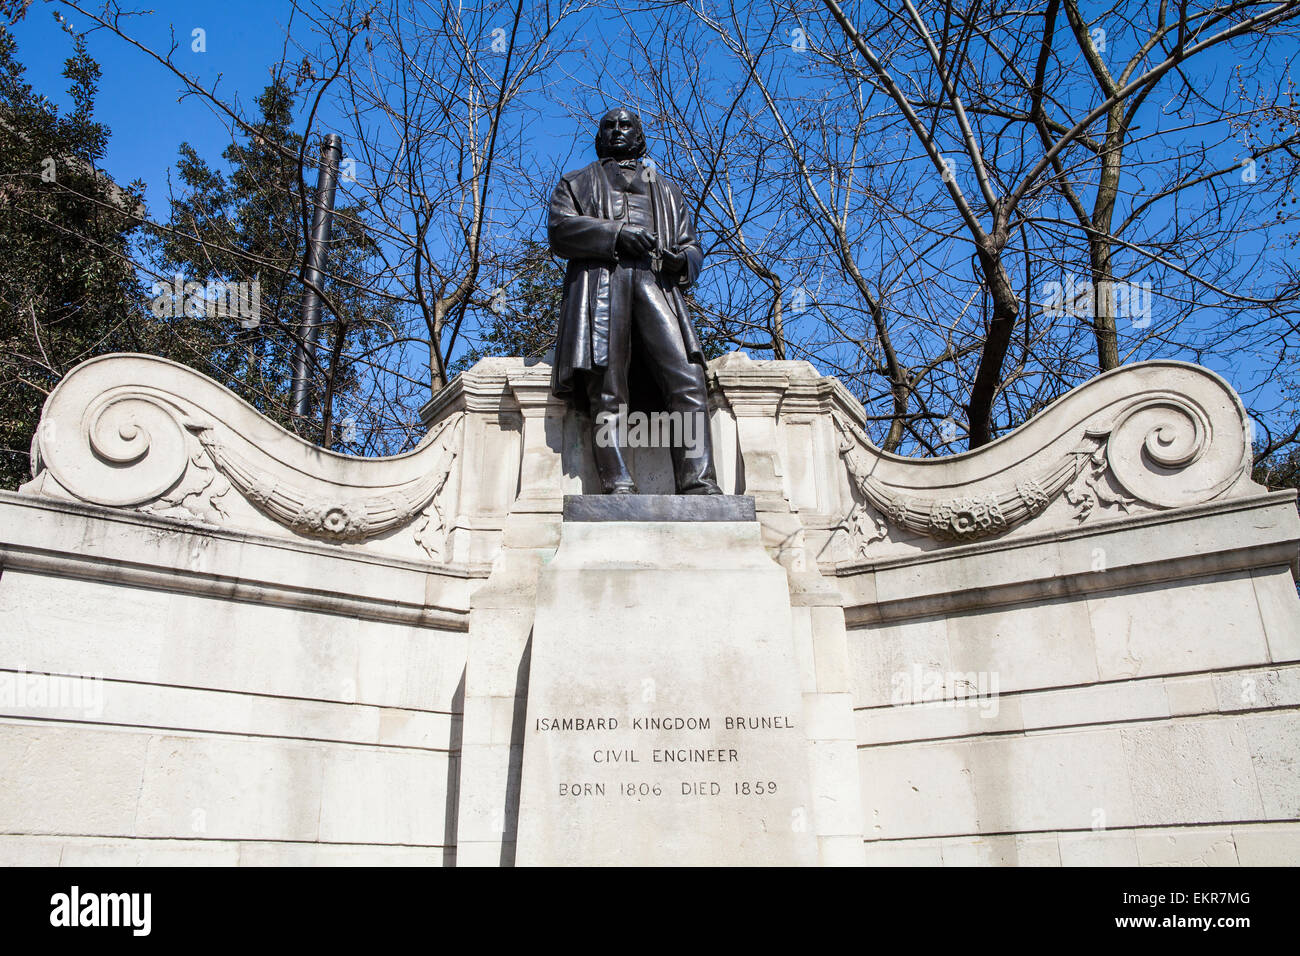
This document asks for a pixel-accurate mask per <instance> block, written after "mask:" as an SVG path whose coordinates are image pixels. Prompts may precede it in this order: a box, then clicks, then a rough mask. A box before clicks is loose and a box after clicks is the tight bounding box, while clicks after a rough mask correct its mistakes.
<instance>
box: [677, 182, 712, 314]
mask: <svg viewBox="0 0 1300 956" xmlns="http://www.w3.org/2000/svg"><path fill="white" fill-rule="evenodd" d="M670 196H671V198H672V202H673V205H674V206H675V207H676V210H677V215H676V216H675V218H676V220H677V237H676V243H675V245H676V247H677V251H678V252H680V253H681V254H682V255H684V256H685V257H686V268H685V269H683V270H682V271H681V273H680V274H679V275H678V277H677V284H678V285H679V286H681V287H682V288H683V289H686V288H690V287H691V286H692V285H694V284H695V280H696V279H697V278H699V275H700V270H701V269H702V268H704V250H703V249H701V248H700V243H699V241H698V240H697V239H696V238H695V217H693V216H692V215H691V209H690V207H689V206H688V205H687V204H686V198H685V197H684V196H683V195H682V192H681V190H680V189H678V188H677V187H676V185H675V184H674V186H673V187H672V191H671V193H670Z"/></svg>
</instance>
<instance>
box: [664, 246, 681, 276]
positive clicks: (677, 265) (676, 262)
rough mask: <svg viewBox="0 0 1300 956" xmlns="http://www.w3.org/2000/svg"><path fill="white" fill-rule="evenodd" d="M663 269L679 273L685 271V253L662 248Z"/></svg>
mask: <svg viewBox="0 0 1300 956" xmlns="http://www.w3.org/2000/svg"><path fill="white" fill-rule="evenodd" d="M664 271H665V272H670V273H673V274H675V275H676V274H680V273H682V272H685V271H686V253H684V252H680V251H679V250H677V249H665V250H664Z"/></svg>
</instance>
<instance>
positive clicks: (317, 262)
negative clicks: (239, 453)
mask: <svg viewBox="0 0 1300 956" xmlns="http://www.w3.org/2000/svg"><path fill="white" fill-rule="evenodd" d="M342 155H343V137H341V136H339V135H337V134H336V133H330V134H329V135H328V136H326V137H325V142H324V143H323V144H322V145H321V150H320V173H319V174H318V175H317V177H316V204H315V208H314V209H313V211H312V216H311V235H310V236H309V237H308V239H307V251H306V254H305V255H304V257H303V270H302V274H303V280H304V286H303V290H302V321H301V323H300V326H299V329H300V334H301V336H302V341H301V342H299V343H298V351H297V353H296V354H295V355H294V360H293V397H292V400H293V413H294V414H295V415H297V416H299V417H300V418H306V417H307V416H308V415H309V414H311V391H312V390H311V369H312V365H313V364H314V363H313V361H312V360H313V359H314V358H315V356H316V334H317V332H318V331H319V327H320V295H318V294H317V292H316V289H318V288H320V287H321V285H322V284H323V283H324V281H325V249H326V247H327V246H328V244H329V240H330V223H331V222H332V221H333V219H334V190H335V187H336V186H337V185H338V171H339V160H340V159H341V157H342ZM313 286H315V288H313Z"/></svg>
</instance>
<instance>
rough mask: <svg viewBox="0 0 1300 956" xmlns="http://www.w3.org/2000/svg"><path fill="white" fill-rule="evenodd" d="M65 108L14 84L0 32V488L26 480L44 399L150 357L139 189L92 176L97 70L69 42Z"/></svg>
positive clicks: (8, 43)
mask: <svg viewBox="0 0 1300 956" xmlns="http://www.w3.org/2000/svg"><path fill="white" fill-rule="evenodd" d="M63 75H64V76H65V77H66V78H67V79H68V81H69V88H68V91H69V94H70V96H71V98H72V103H73V108H72V110H71V111H70V112H68V113H67V114H66V115H60V113H59V110H58V109H57V107H56V106H55V105H54V104H53V103H51V102H50V101H49V100H48V99H47V98H46V97H44V96H42V95H39V94H37V93H35V92H34V91H33V90H32V87H31V86H30V85H29V84H28V83H26V82H25V81H24V79H23V76H24V68H23V66H22V64H21V63H19V62H18V60H17V50H16V44H15V42H14V38H13V36H12V35H11V34H10V33H9V31H8V30H7V29H5V28H4V27H3V26H0V249H3V250H4V263H3V268H0V486H2V487H6V488H15V487H17V486H18V485H19V484H21V483H22V482H23V481H25V480H27V479H28V478H29V477H30V462H29V459H28V453H29V449H30V447H31V439H32V434H33V432H34V431H35V429H36V425H37V423H38V422H39V420H40V413H41V407H42V406H43V404H44V402H45V398H46V396H47V395H48V394H49V393H50V391H51V390H52V389H53V388H54V386H55V385H56V384H58V382H59V379H60V378H62V376H63V375H64V374H66V373H67V372H68V371H69V370H70V369H72V368H73V367H74V366H76V365H77V364H79V363H80V362H83V361H85V360H86V359H88V358H91V357H93V356H95V355H99V354H102V353H105V352H117V351H136V352H139V351H152V350H153V348H152V346H153V339H152V336H151V332H150V330H149V329H148V328H147V323H146V321H145V320H146V318H147V313H146V312H145V311H144V309H143V301H142V295H141V288H140V283H139V281H138V279H137V277H136V273H135V269H134V268H133V266H132V262H131V257H130V253H131V243H132V238H133V235H134V233H135V230H136V228H137V226H138V225H139V218H138V217H139V216H141V215H143V206H142V191H143V186H142V185H141V184H140V183H138V182H137V183H133V184H132V185H131V186H130V187H128V188H125V189H123V188H121V187H119V186H118V185H117V184H115V183H114V182H113V181H112V180H111V179H110V178H109V177H108V176H106V175H104V174H103V173H102V172H100V171H99V170H98V169H97V164H98V163H99V162H100V160H101V159H102V157H103V155H104V151H105V148H106V147H107V144H108V139H109V129H108V127H107V126H105V125H103V124H101V123H96V122H95V120H94V106H95V95H96V92H97V90H98V87H99V77H100V70H99V66H98V64H96V62H95V61H94V60H93V59H92V58H91V57H90V56H89V54H88V53H87V52H86V45H85V40H84V38H82V37H79V36H77V37H74V49H73V53H72V55H71V56H70V57H68V59H67V60H66V61H65V66H64V71H63Z"/></svg>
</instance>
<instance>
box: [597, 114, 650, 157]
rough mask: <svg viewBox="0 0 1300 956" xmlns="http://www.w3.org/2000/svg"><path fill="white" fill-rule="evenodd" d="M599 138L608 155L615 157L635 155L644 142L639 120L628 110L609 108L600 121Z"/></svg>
mask: <svg viewBox="0 0 1300 956" xmlns="http://www.w3.org/2000/svg"><path fill="white" fill-rule="evenodd" d="M600 138H601V140H603V142H604V144H605V150H604V152H605V153H606V154H608V155H609V156H613V157H614V158H615V159H624V158H626V157H630V156H636V155H637V154H638V153H639V152H640V146H641V144H642V143H643V142H644V139H643V137H642V135H641V121H640V120H639V119H637V117H636V114H635V113H632V112H630V111H629V110H621V109H620V110H611V111H610V112H608V113H606V114H605V118H604V119H602V120H601V121H600Z"/></svg>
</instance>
